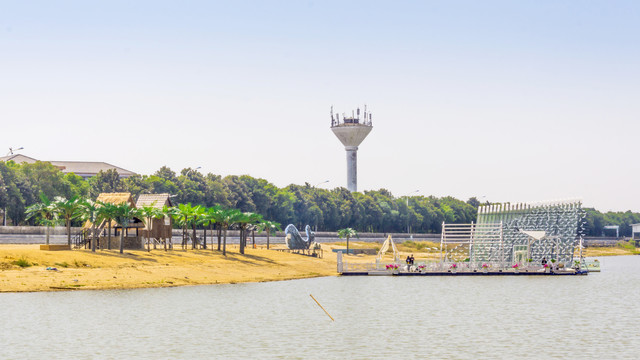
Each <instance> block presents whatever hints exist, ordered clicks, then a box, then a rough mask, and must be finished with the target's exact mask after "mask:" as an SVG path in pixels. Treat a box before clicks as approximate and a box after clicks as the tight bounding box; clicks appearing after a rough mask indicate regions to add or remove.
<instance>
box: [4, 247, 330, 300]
mask: <svg viewBox="0 0 640 360" xmlns="http://www.w3.org/2000/svg"><path fill="white" fill-rule="evenodd" d="M227 249H228V250H227V256H226V257H225V256H223V255H222V252H218V251H217V250H214V251H212V250H210V249H207V250H204V249H197V250H191V249H189V250H182V249H174V250H171V251H167V252H165V251H164V250H161V249H157V250H152V251H151V252H147V251H145V250H133V251H131V250H128V251H125V254H122V255H121V254H120V253H119V252H118V251H117V250H97V251H96V252H95V253H92V252H91V251H90V250H84V249H82V250H72V251H68V250H67V251H41V250H40V249H39V245H0V293H5V292H41V291H69V290H112V289H136V288H155V287H176V286H188V285H214V284H236V283H246V282H267V281H279V280H294V279H304V278H311V277H320V276H335V275H337V270H336V268H337V264H336V260H335V256H334V257H333V259H330V258H329V259H326V258H325V259H319V258H315V257H309V256H303V255H298V254H289V253H286V252H280V251H273V250H266V249H260V248H259V249H248V248H247V249H246V251H245V254H244V255H243V254H240V253H238V248H237V246H228V247H227ZM325 254H326V252H325ZM20 261H22V262H28V263H30V264H32V265H31V266H28V267H25V268H20V267H19V266H18V265H15V263H16V262H20ZM47 268H56V269H57V270H46V269H47Z"/></svg>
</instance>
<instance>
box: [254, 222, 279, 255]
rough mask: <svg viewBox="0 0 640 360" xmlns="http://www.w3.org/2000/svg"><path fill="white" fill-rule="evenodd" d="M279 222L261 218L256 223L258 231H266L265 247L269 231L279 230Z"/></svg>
mask: <svg viewBox="0 0 640 360" xmlns="http://www.w3.org/2000/svg"><path fill="white" fill-rule="evenodd" d="M281 230H282V228H281V227H280V223H278V222H275V221H269V220H262V221H260V223H259V224H258V231H261V232H262V231H264V232H266V233H267V249H269V236H270V235H271V232H276V231H281Z"/></svg>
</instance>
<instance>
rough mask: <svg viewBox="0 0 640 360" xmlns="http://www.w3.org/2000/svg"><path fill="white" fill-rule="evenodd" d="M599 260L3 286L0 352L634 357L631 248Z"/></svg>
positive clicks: (636, 273) (636, 263)
mask: <svg viewBox="0 0 640 360" xmlns="http://www.w3.org/2000/svg"><path fill="white" fill-rule="evenodd" d="M600 261H601V263H602V269H603V272H602V273H593V274H589V275H588V276H531V277H528V276H505V277H499V276H487V277H483V276H480V277H475V276H474V277H466V276H461V277H404V276H403V277H397V276H380V277H352V276H349V277H327V278H316V279H305V280H294V281H281V282H269V283H251V284H232V285H212V286H195V287H180V288H164V289H139V290H108V291H75V292H54V293H8V294H0V318H1V319H2V333H1V337H0V349H1V350H0V351H1V352H2V353H1V355H0V357H1V358H3V359H25V358H27V359H28V358H73V359H88V358H114V359H123V358H146V359H157V358H182V359H187V358H189V359H204V358H288V359H296V358H299V359H344V358H351V359H374V358H375V359H377V358H380V359H381V358H418V357H420V358H445V357H446V358H452V359H467V358H480V359H495V358H512V357H517V358H530V359H540V358H558V359H559V358H563V359H568V358H576V359H595V358H598V359H600V358H618V359H622V358H628V359H636V358H638V357H639V356H640V355H639V353H640V335H639V334H638V324H637V321H638V319H640V310H639V306H640V257H638V256H621V257H606V258H600ZM309 294H313V295H314V297H315V298H316V299H317V300H318V301H319V302H320V303H321V304H322V305H323V306H324V308H325V309H326V310H327V311H328V312H329V313H330V314H331V315H332V316H333V317H334V318H335V322H334V321H331V319H330V318H329V317H328V316H327V315H326V314H325V313H324V312H323V310H322V309H321V308H320V307H319V306H318V305H316V303H315V302H314V301H313V299H311V297H310V296H309Z"/></svg>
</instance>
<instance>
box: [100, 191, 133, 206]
mask: <svg viewBox="0 0 640 360" xmlns="http://www.w3.org/2000/svg"><path fill="white" fill-rule="evenodd" d="M96 201H102V202H105V203H109V204H114V205H119V204H122V203H124V202H128V203H129V205H131V207H133V208H135V207H136V203H134V202H133V197H132V196H131V193H128V192H126V193H101V194H100V195H98V198H97V199H96Z"/></svg>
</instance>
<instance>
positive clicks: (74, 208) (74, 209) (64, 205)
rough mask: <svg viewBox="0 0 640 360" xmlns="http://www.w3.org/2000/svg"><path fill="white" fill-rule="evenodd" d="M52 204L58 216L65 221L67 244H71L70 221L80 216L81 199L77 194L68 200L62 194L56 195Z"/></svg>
mask: <svg viewBox="0 0 640 360" xmlns="http://www.w3.org/2000/svg"><path fill="white" fill-rule="evenodd" d="M52 205H53V208H54V211H55V212H56V214H57V215H58V217H59V218H61V219H62V220H64V222H65V226H66V228H67V244H68V245H69V246H71V221H73V220H74V219H76V218H78V217H79V216H80V206H81V201H80V199H78V197H77V196H74V197H72V198H71V199H68V200H67V199H66V198H64V197H62V196H56V198H55V199H54V201H53V203H52Z"/></svg>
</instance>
